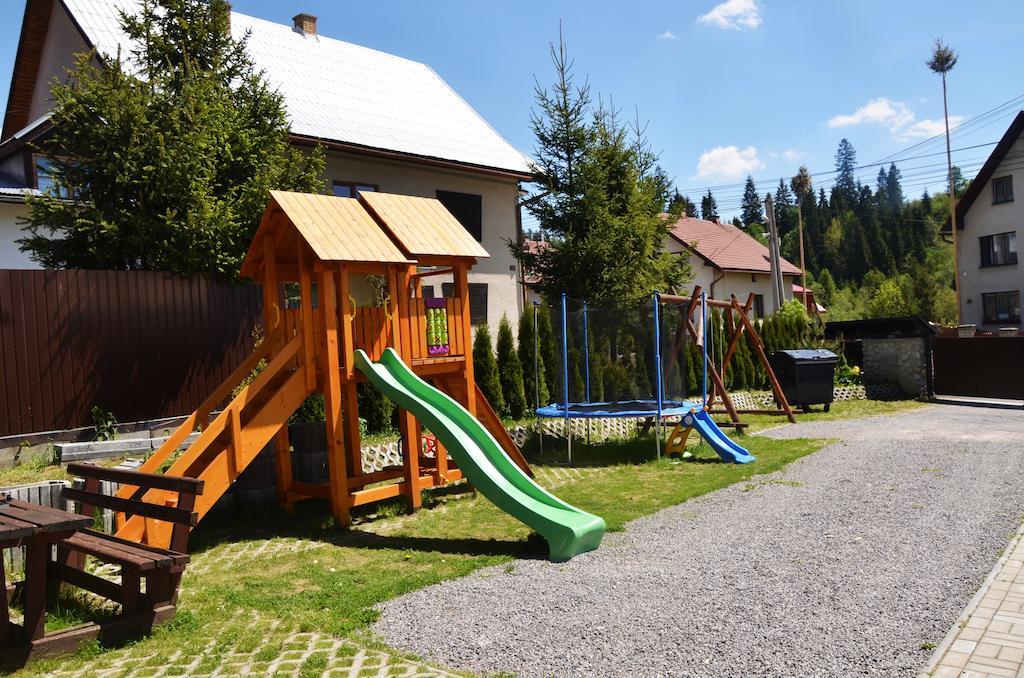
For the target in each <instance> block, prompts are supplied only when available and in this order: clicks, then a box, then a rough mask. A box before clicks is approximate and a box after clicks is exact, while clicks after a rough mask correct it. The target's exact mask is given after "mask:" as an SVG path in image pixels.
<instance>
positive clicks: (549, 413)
mask: <svg viewBox="0 0 1024 678" xmlns="http://www.w3.org/2000/svg"><path fill="white" fill-rule="evenodd" d="M702 406H703V404H702V403H701V401H700V400H681V401H675V400H663V401H662V402H661V403H660V408H659V403H658V401H657V400H619V401H616V402H609V403H569V404H568V408H567V407H566V404H565V403H554V404H552V405H546V406H544V407H540V408H537V416H538V417H546V418H549V419H566V418H568V419H608V418H613V417H623V418H626V417H632V418H639V417H657V416H659V413H660V416H662V417H681V416H683V415H684V414H686V413H687V412H689V411H690V410H692V409H700V408H701V407H702Z"/></svg>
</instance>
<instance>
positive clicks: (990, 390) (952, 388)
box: [931, 337, 1024, 400]
mask: <svg viewBox="0 0 1024 678" xmlns="http://www.w3.org/2000/svg"><path fill="white" fill-rule="evenodd" d="M931 343H932V363H933V368H934V389H933V390H934V392H935V394H936V395H956V396H968V397H974V398H1004V399H1008V400H1024V337H970V338H963V339H961V338H959V337H935V338H934V339H932V342H931Z"/></svg>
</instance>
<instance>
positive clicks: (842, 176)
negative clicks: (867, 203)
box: [833, 137, 857, 209]
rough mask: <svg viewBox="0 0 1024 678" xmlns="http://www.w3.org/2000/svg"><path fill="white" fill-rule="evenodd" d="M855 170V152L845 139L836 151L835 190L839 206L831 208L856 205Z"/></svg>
mask: <svg viewBox="0 0 1024 678" xmlns="http://www.w3.org/2000/svg"><path fill="white" fill-rule="evenodd" d="M856 168H857V151H856V150H855V149H854V148H853V144H851V143H850V142H849V140H848V139H846V138H845V137H844V138H843V139H842V140H840V142H839V148H838V150H836V185H835V187H836V190H837V191H838V194H839V196H840V198H841V201H842V202H841V204H840V205H838V206H836V205H833V207H838V208H839V209H845V208H848V207H852V206H854V205H855V204H856V203H857V179H856V177H855V176H854V171H855V170H856Z"/></svg>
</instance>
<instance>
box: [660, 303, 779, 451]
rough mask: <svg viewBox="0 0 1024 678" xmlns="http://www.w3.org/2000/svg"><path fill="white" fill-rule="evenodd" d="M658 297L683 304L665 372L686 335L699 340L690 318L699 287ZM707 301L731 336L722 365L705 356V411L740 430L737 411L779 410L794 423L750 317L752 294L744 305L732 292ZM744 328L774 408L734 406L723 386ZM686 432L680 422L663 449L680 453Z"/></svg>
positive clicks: (693, 339) (760, 411) (763, 411)
mask: <svg viewBox="0 0 1024 678" xmlns="http://www.w3.org/2000/svg"><path fill="white" fill-rule="evenodd" d="M660 298H661V301H662V303H664V304H672V305H679V306H683V307H684V311H683V317H682V319H681V320H680V322H679V326H678V327H677V328H676V331H675V334H674V336H673V340H672V349H671V351H669V355H668V358H667V364H666V368H665V373H666V374H668V373H670V372H671V370H672V369H673V368H674V367H675V364H676V361H677V360H678V359H679V356H680V355H681V352H682V350H683V348H684V345H685V343H686V341H687V339H689V340H690V341H693V342H694V343H699V342H700V341H701V339H700V338H699V337H700V333H699V332H698V330H697V326H696V325H695V324H694V320H693V314H694V312H696V311H697V310H698V308H699V307H700V301H701V287H700V285H697V286H696V287H694V289H693V293H692V294H690V296H681V295H676V294H662V295H660ZM706 304H707V307H708V308H709V309H712V308H717V309H720V310H721V311H722V315H723V318H724V320H725V327H726V331H727V334H728V335H729V336H730V337H731V338H730V340H729V343H728V345H727V346H726V347H725V350H724V351H723V353H722V365H721V368H720V369H719V368H718V367H717V366H716V365H715V361H714V356H713V355H709V356H708V365H707V370H708V377H709V378H710V380H711V386H710V389H709V392H708V398H707V404H706V408H707V410H708V413H709V414H728V415H729V421H728V422H724V423H722V424H720V425H721V426H730V425H731V426H733V427H735V428H736V429H737V430H738V431H741V432H742V430H743V428H745V426H746V424H744V423H743V422H742V421H740V417H739V415H740V414H782V415H785V416H786V418H787V419H789V421H790V422H792V423H795V422H796V417H795V416H794V413H793V408H792V407H791V406H790V404H789V402H788V401H787V400H786V395H785V393H783V391H782V386H781V385H780V384H779V381H778V379H777V378H776V376H775V371H774V370H773V369H772V366H771V364H770V363H769V361H768V356H767V354H765V351H764V342H763V341H762V340H761V336H760V335H759V334H758V332H757V328H756V327H755V325H754V323H753V322H752V321H751V320H750V311H751V309H752V308H753V307H754V295H753V294H750V295H749V296H748V297H747V301H746V303H745V304H743V305H740V303H739V300H737V299H736V296H735V295H730V299H729V301H723V300H718V299H710V298H709V299H706ZM744 332H746V333H748V334H749V336H750V338H751V344H752V345H753V347H754V352H755V353H756V354H757V357H758V359H759V360H760V361H761V365H762V366H763V367H764V370H765V373H766V374H767V375H768V381H769V383H770V384H771V387H772V392H773V394H774V396H775V402H776V404H777V405H778V407H777V409H762V410H745V409H737V408H736V406H735V405H734V404H733V401H732V398H731V397H730V396H729V392H728V390H727V389H726V388H725V381H724V379H723V375H725V374H726V372H727V370H728V369H729V364H730V363H731V362H732V359H733V356H735V354H736V350H737V348H738V346H739V341H740V338H741V337H742V336H743V334H744ZM716 399H721V401H722V406H721V408H720V409H715V407H714V406H715V401H716ZM689 432H690V427H689V426H686V425H684V422H680V423H679V424H678V425H677V426H676V427H675V429H674V430H673V431H672V432H671V433H670V434H669V437H668V442H667V443H666V448H665V450H666V453H667V454H670V455H672V454H679V453H682V451H683V449H684V448H685V445H686V438H687V436H688V435H689Z"/></svg>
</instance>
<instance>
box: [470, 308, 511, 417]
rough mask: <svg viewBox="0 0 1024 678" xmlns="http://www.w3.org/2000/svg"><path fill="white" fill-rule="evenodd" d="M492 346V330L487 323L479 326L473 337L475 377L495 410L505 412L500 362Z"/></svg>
mask: <svg viewBox="0 0 1024 678" xmlns="http://www.w3.org/2000/svg"><path fill="white" fill-rule="evenodd" d="M492 346H493V344H492V343H491V332H490V330H488V329H487V325H486V324H483V325H480V326H478V327H477V328H476V336H474V337H473V378H474V379H475V380H476V383H477V386H479V387H480V391H481V392H482V393H483V394H484V397H485V398H487V402H489V403H490V404H491V407H492V408H494V411H495V412H504V411H505V398H504V397H503V396H502V393H501V378H500V377H499V376H498V362H497V361H496V360H495V359H494V349H493V348H492Z"/></svg>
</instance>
